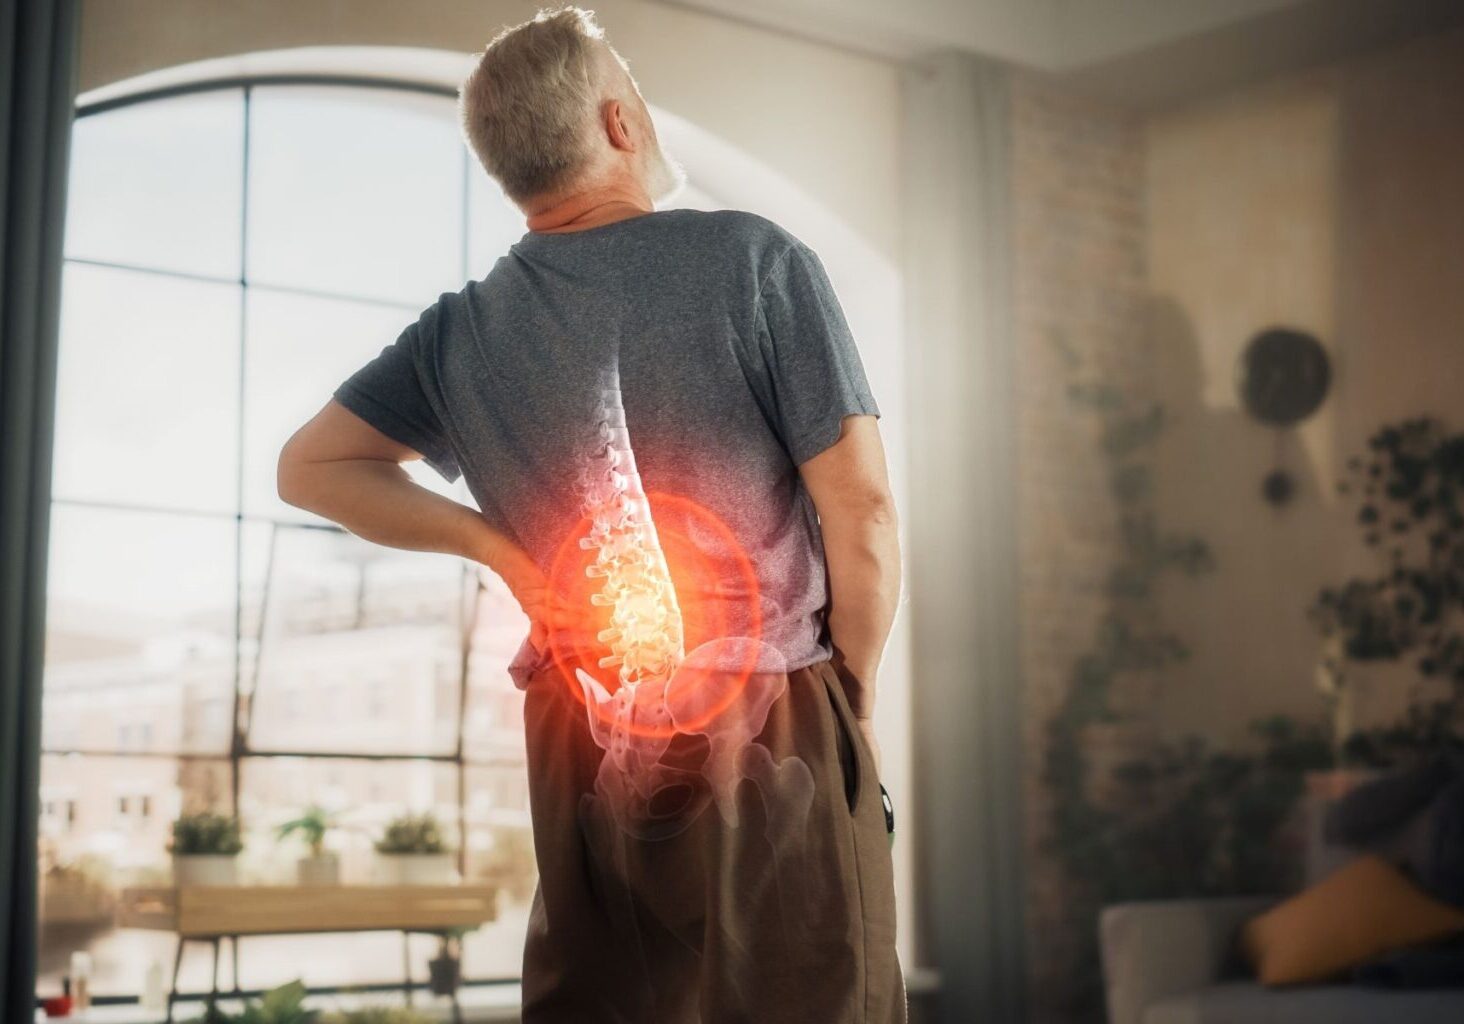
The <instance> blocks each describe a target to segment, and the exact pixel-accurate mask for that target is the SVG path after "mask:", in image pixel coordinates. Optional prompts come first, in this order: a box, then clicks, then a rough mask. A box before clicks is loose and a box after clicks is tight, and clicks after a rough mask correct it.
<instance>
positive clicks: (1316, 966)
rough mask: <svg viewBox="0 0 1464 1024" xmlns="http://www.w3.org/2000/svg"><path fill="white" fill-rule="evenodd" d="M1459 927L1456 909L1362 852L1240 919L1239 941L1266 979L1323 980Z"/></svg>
mask: <svg viewBox="0 0 1464 1024" xmlns="http://www.w3.org/2000/svg"><path fill="white" fill-rule="evenodd" d="M1461 930H1464V911H1461V910H1459V909H1458V908H1456V907H1451V906H1448V905H1447V904H1444V903H1440V902H1439V901H1437V900H1435V899H1433V898H1432V897H1430V896H1429V895H1428V894H1427V893H1425V892H1423V891H1422V890H1421V889H1419V888H1418V886H1416V885H1414V884H1413V883H1412V882H1411V881H1409V880H1408V879H1407V878H1406V877H1405V876H1404V875H1403V874H1402V873H1401V872H1400V871H1398V869H1397V868H1395V867H1393V866H1392V865H1390V864H1389V863H1387V861H1385V860H1383V859H1382V858H1381V857H1378V856H1376V855H1374V854H1364V855H1363V856H1361V857H1358V858H1357V859H1356V860H1354V861H1351V862H1350V863H1348V864H1346V865H1344V866H1343V867H1341V868H1339V869H1337V870H1336V871H1334V872H1333V873H1332V874H1330V875H1328V876H1327V877H1326V878H1324V879H1322V881H1320V882H1318V883H1317V884H1316V885H1313V886H1310V887H1308V888H1307V889H1304V890H1303V891H1302V892H1300V893H1298V894H1297V895H1295V896H1293V897H1291V898H1290V899H1288V900H1285V901H1284V902H1282V903H1280V904H1279V905H1277V906H1276V907H1273V908H1272V909H1271V910H1268V911H1266V912H1265V913H1264V914H1261V915H1259V916H1257V917H1254V918H1252V919H1251V920H1249V921H1248V922H1246V924H1245V927H1244V928H1243V929H1242V931H1241V936H1240V941H1241V948H1242V949H1243V950H1244V951H1245V954H1246V957H1247V959H1248V960H1249V961H1250V963H1251V964H1252V965H1253V966H1254V967H1255V969H1256V974H1257V976H1258V977H1259V978H1260V980H1261V982H1262V983H1264V984H1266V985H1289V984H1296V983H1301V982H1313V981H1325V980H1328V979H1331V978H1334V977H1336V976H1337V975H1338V974H1339V973H1341V972H1343V971H1346V970H1347V969H1348V968H1350V967H1354V966H1356V965H1357V964H1360V963H1363V962H1364V961H1366V960H1369V959H1371V958H1372V957H1375V956H1378V955H1380V954H1382V953H1386V952H1388V951H1390V950H1395V949H1402V948H1405V947H1408V946H1413V945H1418V944H1421V943H1424V942H1428V941H1429V940H1431V939H1437V938H1441V937H1443V936H1445V935H1451V934H1454V933H1457V932H1459V931H1461Z"/></svg>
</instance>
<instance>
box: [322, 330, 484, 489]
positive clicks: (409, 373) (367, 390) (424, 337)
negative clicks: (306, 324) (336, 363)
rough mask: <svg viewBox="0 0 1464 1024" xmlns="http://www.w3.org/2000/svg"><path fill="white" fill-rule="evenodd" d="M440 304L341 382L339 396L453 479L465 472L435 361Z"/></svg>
mask: <svg viewBox="0 0 1464 1024" xmlns="http://www.w3.org/2000/svg"><path fill="white" fill-rule="evenodd" d="M437 324H438V307H437V305H436V304H433V305H432V306H429V307H428V308H427V309H425V310H423V312H422V314H421V315H420V316H419V317H418V319H417V321H416V322H415V323H411V324H408V325H407V327H406V328H405V329H404V330H403V331H402V333H401V334H400V335H399V336H398V337H397V339H396V341H394V342H393V343H392V344H390V345H388V346H386V347H385V348H384V349H382V350H381V352H380V354H378V355H377V356H375V357H374V358H373V359H371V360H370V361H369V362H367V363H366V364H365V365H364V366H362V367H361V368H360V369H358V370H356V371H355V372H354V373H352V374H351V375H350V376H349V377H347V378H346V379H345V380H344V381H342V382H341V383H340V385H339V386H338V387H337V388H336V389H335V392H334V394H333V397H334V398H335V400H336V401H338V402H340V403H341V404H342V405H344V406H345V407H346V408H347V409H349V410H351V412H353V413H355V414H356V415H357V416H359V417H361V418H362V419H363V420H365V421H366V422H367V423H369V424H371V425H372V426H373V427H375V428H376V429H377V430H379V431H381V432H382V433H383V434H385V435H386V436H387V437H389V438H391V439H392V440H393V441H396V442H398V443H400V444H404V445H406V446H407V447H409V448H411V449H412V450H413V451H415V452H417V453H418V454H419V455H421V456H422V460H423V461H424V462H426V463H427V464H428V465H429V466H431V467H432V468H433V469H435V470H436V471H437V472H438V473H439V474H440V475H441V476H442V477H443V479H445V480H446V481H447V482H448V483H452V482H453V481H455V480H457V478H458V477H460V476H461V475H462V471H461V469H460V468H459V466H458V460H457V456H456V455H455V454H454V453H453V450H452V446H451V445H450V444H449V442H448V437H447V430H446V428H445V427H444V426H443V422H442V415H441V413H440V412H439V408H440V405H439V404H437V403H434V400H433V399H434V396H440V395H441V394H442V389H441V387H440V386H439V382H438V379H437V373H436V370H435V367H434V361H433V359H432V356H431V352H432V349H433V343H434V342H435V341H436V338H435V331H436V329H437Z"/></svg>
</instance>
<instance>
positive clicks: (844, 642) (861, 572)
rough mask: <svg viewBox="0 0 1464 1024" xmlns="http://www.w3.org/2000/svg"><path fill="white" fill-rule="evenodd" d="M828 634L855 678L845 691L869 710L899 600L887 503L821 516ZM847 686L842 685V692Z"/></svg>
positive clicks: (895, 540) (864, 712)
mask: <svg viewBox="0 0 1464 1024" xmlns="http://www.w3.org/2000/svg"><path fill="white" fill-rule="evenodd" d="M822 525H823V543H824V557H825V559H826V561H827V562H828V568H829V589H830V591H831V593H830V607H829V634H830V638H831V639H832V641H833V644H834V648H835V651H836V656H838V657H842V659H843V663H844V667H845V668H847V669H848V671H849V674H850V675H852V676H853V677H854V679H855V680H857V682H858V686H857V687H855V688H853V689H854V690H855V692H848V693H847V696H848V698H849V706H850V708H851V709H852V710H853V711H854V714H855V715H857V716H858V717H860V718H868V717H870V716H871V715H872V714H873V713H874V689H875V676H876V674H877V672H878V670H879V660H880V655H881V654H882V653H883V652H884V645H885V641H886V640H887V639H888V638H889V635H890V627H891V626H892V625H893V624H894V621H895V610H896V608H897V607H898V605H899V601H900V542H899V534H898V527H897V526H896V522H895V514H894V509H893V507H892V506H888V505H881V506H878V507H876V508H874V509H873V510H871V511H869V512H867V513H865V514H862V515H849V516H843V515H841V516H838V517H825V519H824V521H823V524H822ZM848 689H849V688H848V687H846V691H847V690H848Z"/></svg>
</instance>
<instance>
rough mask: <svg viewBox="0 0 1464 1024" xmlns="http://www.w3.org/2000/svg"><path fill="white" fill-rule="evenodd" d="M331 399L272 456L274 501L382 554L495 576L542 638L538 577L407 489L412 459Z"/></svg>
mask: <svg viewBox="0 0 1464 1024" xmlns="http://www.w3.org/2000/svg"><path fill="white" fill-rule="evenodd" d="M421 457H422V456H421V455H420V454H419V453H418V452H416V451H415V450H413V449H411V448H409V447H407V446H406V445H403V444H400V443H398V442H396V441H394V440H392V439H391V438H389V437H387V436H386V435H385V434H383V433H381V432H380V431H379V430H377V429H376V428H375V427H373V426H371V425H370V424H369V423H367V422H366V421H365V420H363V419H361V418H360V417H359V416H357V415H356V414H355V413H353V412H351V411H350V410H349V409H347V408H346V407H345V406H343V405H341V404H340V403H339V402H337V401H336V400H335V399H331V400H330V401H329V402H327V403H326V405H325V407H324V408H322V409H321V410H320V411H319V412H318V413H316V414H315V416H314V417H312V418H311V419H310V420H309V421H308V422H307V423H306V424H305V425H304V426H302V427H301V428H300V429H299V430H297V431H295V433H294V435H293V436H292V437H291V438H290V439H289V441H287V442H286V443H285V446H284V448H283V449H281V451H280V457H279V464H278V467H277V481H276V484H277V487H278V490H279V495H280V498H281V500H283V501H285V502H286V503H288V504H290V505H294V506H296V507H297V508H303V509H306V510H308V511H310V512H314V513H316V514H317V515H320V516H323V517H324V518H326V519H329V520H331V521H332V522H335V523H339V524H340V525H341V526H343V527H345V528H346V529H347V530H349V531H350V532H351V533H354V534H356V536H358V537H361V538H363V539H364V540H368V541H372V542H373V543H376V544H383V545H385V546H387V547H394V548H404V549H406V550H409V551H434V552H441V553H445V554H453V555H459V556H461V557H463V558H470V559H472V560H473V561H475V562H480V563H482V564H483V565H486V566H488V568H489V569H491V570H493V571H494V572H496V573H497V574H498V575H499V576H501V577H502V578H503V580H504V582H505V583H506V584H507V585H508V588H509V590H510V591H512V592H513V595H514V597H515V598H516V599H517V600H518V602H519V604H520V605H521V606H522V607H523V608H524V611H525V612H526V613H527V614H528V615H529V618H530V620H531V621H532V624H533V632H532V633H531V639H532V640H534V642H535V643H536V644H537V643H539V642H540V640H541V639H542V637H543V635H544V628H545V624H546V623H545V620H546V616H547V612H548V609H547V608H546V607H545V601H546V593H545V582H544V577H543V573H542V572H541V571H540V570H539V568H538V566H537V565H535V564H534V562H533V560H532V559H531V558H529V557H528V555H527V554H525V553H524V552H523V551H522V550H521V549H520V548H519V547H518V546H517V545H516V544H514V543H513V542H512V541H511V540H510V539H509V538H507V537H505V536H504V535H503V534H502V533H500V532H499V531H498V530H495V529H494V528H493V527H492V526H490V525H489V523H488V521H487V520H485V519H484V518H483V517H482V515H481V514H479V513H478V512H477V511H476V510H474V509H471V508H469V507H468V506H466V505H462V504H459V503H458V502H456V501H453V500H452V499H451V498H445V497H443V496H442V495H440V494H437V493H435V492H433V491H430V490H428V489H427V488H425V487H423V486H421V485H420V484H418V483H417V482H416V481H414V480H413V479H412V477H411V475H410V474H408V473H407V471H406V470H405V469H403V468H402V466H401V463H403V462H409V461H412V460H414V459H420V458H421Z"/></svg>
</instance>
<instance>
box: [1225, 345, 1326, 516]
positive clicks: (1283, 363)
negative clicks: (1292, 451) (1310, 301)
mask: <svg viewBox="0 0 1464 1024" xmlns="http://www.w3.org/2000/svg"><path fill="white" fill-rule="evenodd" d="M1236 371H1237V372H1236V386H1237V388H1238V389H1239V391H1240V400H1241V404H1242V405H1244V407H1245V410H1246V412H1248V413H1249V414H1250V415H1251V416H1252V417H1254V418H1255V419H1256V420H1257V421H1258V422H1260V423H1263V424H1265V425H1266V426H1269V427H1274V428H1275V429H1276V447H1277V451H1276V458H1277V463H1278V465H1277V467H1276V468H1275V469H1274V470H1272V471H1271V472H1270V473H1268V474H1266V478H1265V480H1264V481H1262V483H1261V493H1262V495H1263V496H1264V497H1265V499H1266V500H1267V501H1269V502H1270V503H1271V504H1273V505H1284V504H1286V502H1288V501H1289V500H1291V496H1292V494H1293V493H1294V491H1295V484H1294V482H1293V480H1292V477H1291V474H1290V472H1288V471H1287V470H1286V468H1285V467H1284V466H1282V465H1280V464H1279V463H1281V461H1282V455H1283V452H1282V450H1281V449H1282V443H1283V440H1284V437H1285V433H1284V432H1285V431H1286V430H1289V429H1290V428H1292V427H1294V426H1296V425H1297V424H1298V423H1300V422H1301V421H1302V420H1304V419H1306V418H1307V417H1308V416H1310V415H1311V414H1312V413H1314V412H1316V411H1317V409H1318V407H1320V406H1321V404H1322V400H1323V399H1324V398H1326V397H1327V388H1328V386H1329V385H1330V384H1331V380H1332V367H1331V361H1330V360H1329V359H1328V358H1327V350H1326V349H1324V348H1323V347H1322V344H1321V342H1319V341H1318V340H1317V339H1316V337H1315V336H1314V335H1312V334H1308V333H1306V332H1305V331H1301V330H1297V329H1295V328H1291V327H1268V328H1266V329H1265V330H1264V331H1261V332H1260V333H1259V334H1257V335H1256V336H1255V337H1254V338H1252V339H1251V340H1250V343H1249V344H1247V345H1246V347H1245V351H1244V352H1242V353H1241V357H1240V363H1239V364H1238V366H1237V367H1236Z"/></svg>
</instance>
